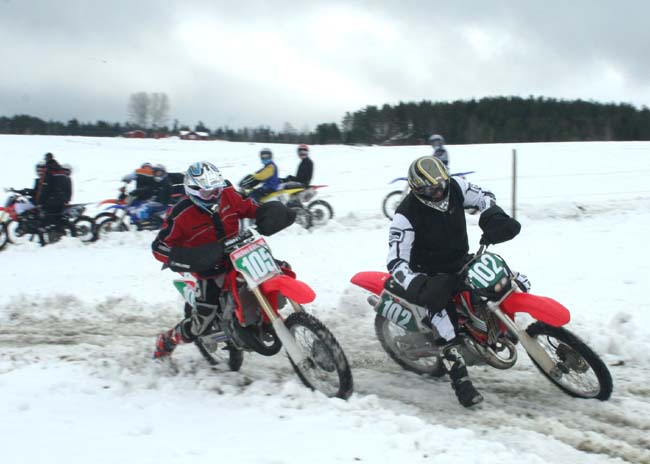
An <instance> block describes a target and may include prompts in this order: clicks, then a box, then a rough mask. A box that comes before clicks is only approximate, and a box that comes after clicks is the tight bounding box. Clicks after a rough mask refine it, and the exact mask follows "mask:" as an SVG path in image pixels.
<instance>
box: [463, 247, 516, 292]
mask: <svg viewBox="0 0 650 464" xmlns="http://www.w3.org/2000/svg"><path fill="white" fill-rule="evenodd" d="M507 275H508V271H507V268H506V265H505V262H504V261H503V259H501V257H500V256H498V255H495V254H493V253H484V254H482V255H481V257H480V258H479V259H477V260H476V261H475V262H473V263H472V265H471V266H470V267H469V269H467V281H468V282H469V284H470V285H471V286H472V287H473V288H477V289H483V288H492V287H494V286H495V285H496V284H497V283H498V282H499V281H500V280H501V279H502V278H503V277H504V276H507Z"/></svg>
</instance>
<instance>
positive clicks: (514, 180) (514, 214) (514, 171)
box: [512, 148, 517, 219]
mask: <svg viewBox="0 0 650 464" xmlns="http://www.w3.org/2000/svg"><path fill="white" fill-rule="evenodd" d="M512 218H513V219H516V218H517V150H515V149H514V148H513V149H512Z"/></svg>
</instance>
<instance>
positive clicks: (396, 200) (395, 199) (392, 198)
mask: <svg viewBox="0 0 650 464" xmlns="http://www.w3.org/2000/svg"><path fill="white" fill-rule="evenodd" d="M403 194H404V192H403V191H402V190H394V191H392V192H390V193H389V194H388V195H386V197H385V198H384V201H383V203H382V205H381V210H382V212H383V213H384V216H386V217H387V218H388V219H391V220H392V219H393V216H395V211H396V210H397V207H398V206H399V204H400V203H401V202H402V195H403Z"/></svg>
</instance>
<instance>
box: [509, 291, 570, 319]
mask: <svg viewBox="0 0 650 464" xmlns="http://www.w3.org/2000/svg"><path fill="white" fill-rule="evenodd" d="M499 307H500V308H501V309H502V310H503V312H504V313H506V314H508V315H509V316H511V317H514V315H515V313H528V314H530V315H531V316H533V317H534V318H535V319H537V320H538V321H542V322H545V323H546V324H548V325H551V326H553V327H561V326H563V325H566V324H568V323H569V321H570V320H571V313H570V312H569V310H568V309H567V308H566V307H564V306H563V305H562V304H560V303H558V302H557V301H555V300H554V299H553V298H548V297H545V296H537V295H532V294H530V293H522V292H513V293H511V294H510V295H508V297H507V298H506V299H505V300H503V301H502V302H501V304H500V305H499Z"/></svg>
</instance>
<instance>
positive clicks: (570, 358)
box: [526, 322, 613, 401]
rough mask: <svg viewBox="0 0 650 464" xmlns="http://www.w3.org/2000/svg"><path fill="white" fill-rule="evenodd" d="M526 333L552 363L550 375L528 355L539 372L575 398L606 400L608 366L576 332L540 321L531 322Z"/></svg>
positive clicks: (609, 391)
mask: <svg viewBox="0 0 650 464" xmlns="http://www.w3.org/2000/svg"><path fill="white" fill-rule="evenodd" d="M526 332H528V335H530V336H531V337H533V338H535V340H536V341H537V343H539V345H540V346H541V347H542V348H543V349H544V351H546V353H547V354H548V355H549V356H550V357H551V359H552V360H553V361H554V362H555V363H556V365H557V367H558V372H557V373H554V374H552V375H551V374H549V373H547V372H545V371H544V370H543V369H541V367H540V366H539V365H538V364H537V363H536V362H535V360H534V359H532V358H531V360H532V361H533V363H534V364H535V366H537V368H538V369H539V370H540V372H542V374H544V376H546V378H547V379H549V380H550V381H551V382H553V384H555V385H556V386H557V387H558V388H559V389H561V390H562V391H564V392H565V393H566V394H568V395H571V396H573V397H576V398H596V399H599V400H601V401H604V400H607V399H609V397H610V395H611V394H612V389H613V382H612V376H611V374H610V373H609V369H607V366H606V365H605V363H604V362H603V361H602V360H601V359H600V357H599V356H598V355H597V354H596V353H594V352H593V350H592V349H591V348H589V346H587V345H586V344H585V343H584V342H583V341H582V340H580V339H579V338H578V337H577V336H576V335H574V334H573V333H571V332H569V331H568V330H566V329H564V328H562V327H551V326H549V325H547V324H544V323H543V322H535V323H533V324H531V325H530V326H529V327H528V328H527V329H526Z"/></svg>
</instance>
